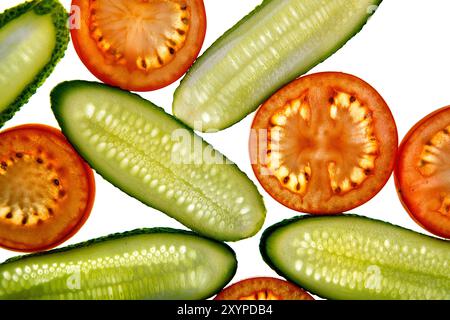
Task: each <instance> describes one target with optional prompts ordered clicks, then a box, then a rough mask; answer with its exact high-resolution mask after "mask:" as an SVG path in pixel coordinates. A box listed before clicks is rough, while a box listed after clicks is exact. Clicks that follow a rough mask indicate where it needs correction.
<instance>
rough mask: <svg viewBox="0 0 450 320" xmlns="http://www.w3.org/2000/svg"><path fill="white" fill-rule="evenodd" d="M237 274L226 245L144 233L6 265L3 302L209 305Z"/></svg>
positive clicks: (167, 232)
mask: <svg viewBox="0 0 450 320" xmlns="http://www.w3.org/2000/svg"><path fill="white" fill-rule="evenodd" d="M236 268H237V261H236V257H235V254H234V252H233V250H232V249H231V248H229V247H228V246H227V245H225V244H223V243H220V242H216V241H213V240H208V239H205V238H202V237H200V236H198V235H196V234H194V233H191V232H184V231H178V230H173V229H161V228H159V229H142V230H136V231H131V232H127V233H123V234H114V235H110V236H108V237H104V238H100V239H95V240H91V241H88V242H85V243H81V244H77V245H74V246H70V247H67V248H63V249H57V250H53V251H49V252H46V253H40V254H34V255H28V256H23V257H19V258H13V259H11V260H9V261H6V262H5V263H3V264H0V300H4V299H19V300H25V299H33V300H34V299H43V300H55V299H58V300H59V299H61V300H64V299H76V300H105V299H111V300H116V299H127V300H130V299H139V300H142V299H155V300H156V299H166V300H169V299H170V300H171V299H176V300H196V299H205V298H209V297H211V296H213V295H214V294H215V293H217V292H218V291H219V290H220V289H222V288H223V287H224V286H225V285H226V284H227V283H228V282H229V281H230V280H231V278H232V277H233V276H234V274H235V272H236Z"/></svg>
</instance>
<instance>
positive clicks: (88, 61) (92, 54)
mask: <svg viewBox="0 0 450 320" xmlns="http://www.w3.org/2000/svg"><path fill="white" fill-rule="evenodd" d="M89 1H91V0H73V1H72V7H73V6H75V7H78V8H80V12H81V27H80V28H78V29H77V28H71V30H70V33H71V38H72V43H73V46H74V48H75V51H76V52H77V54H78V56H79V57H80V59H81V61H82V62H83V64H84V65H85V66H86V68H87V69H88V70H89V71H90V72H91V73H92V74H93V75H94V76H95V77H96V78H97V79H99V80H100V81H102V82H104V83H106V84H108V85H111V86H116V87H120V88H121V89H124V90H128V91H136V92H146V91H154V90H158V89H161V88H164V87H167V86H168V85H170V84H172V83H174V82H175V81H177V80H178V79H179V78H181V77H182V76H183V75H184V74H185V73H186V71H187V70H188V69H189V68H190V67H191V65H192V64H193V63H194V61H195V60H196V58H197V57H198V55H199V53H200V51H201V49H202V46H203V42H204V40H205V36H206V27H207V19H206V11H205V6H204V3H203V0H188V1H190V2H191V3H192V6H193V8H194V9H195V13H196V17H197V19H196V23H195V27H194V28H192V29H195V30H196V31H195V34H194V35H193V37H194V38H193V39H190V40H189V44H187V45H186V48H183V49H181V51H180V52H179V53H178V55H179V58H177V59H175V60H176V61H177V63H176V64H174V63H173V61H172V62H171V63H169V64H167V65H165V66H163V67H161V68H159V69H157V70H154V71H152V72H150V73H149V74H148V76H147V77H146V76H143V75H142V74H141V73H139V72H136V71H133V72H131V71H130V70H128V71H125V72H124V70H123V69H120V70H116V68H115V66H114V65H109V64H108V63H107V62H106V60H105V59H104V58H103V57H102V55H101V53H100V52H99V51H98V49H97V47H96V43H95V41H93V40H92V39H91V38H90V37H89V32H88V29H89V22H88V21H87V20H88V17H86V16H85V15H83V12H86V11H89V10H88V7H89ZM192 33H194V32H193V31H191V30H190V31H189V33H188V39H189V37H190V35H191V34H192ZM123 79H126V80H123Z"/></svg>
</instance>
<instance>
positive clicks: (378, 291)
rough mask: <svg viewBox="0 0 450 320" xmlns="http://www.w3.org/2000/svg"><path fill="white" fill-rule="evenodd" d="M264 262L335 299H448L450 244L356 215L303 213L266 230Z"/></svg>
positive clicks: (317, 292)
mask: <svg viewBox="0 0 450 320" xmlns="http://www.w3.org/2000/svg"><path fill="white" fill-rule="evenodd" d="M260 249H261V253H262V255H263V257H264V259H265V261H266V262H267V263H268V264H269V265H270V266H271V267H272V268H274V269H275V270H276V271H277V272H278V273H279V274H281V275H283V276H285V277H286V278H288V279H290V280H291V281H293V282H295V283H297V284H298V285H300V286H302V287H304V288H306V289H307V290H308V291H310V292H313V293H315V294H317V295H319V296H321V297H326V298H331V299H397V300H398V299H405V300H406V299H445V300H448V299H450V273H449V265H448V263H449V261H450V243H449V242H448V241H444V240H440V239H436V238H430V237H427V236H425V235H422V234H419V233H415V232H413V231H410V230H407V229H403V228H401V227H397V226H394V225H391V224H389V223H386V222H382V221H377V220H372V219H368V218H364V217H358V216H328V217H314V218H313V217H303V218H295V219H292V220H287V221H283V222H281V223H279V224H276V225H274V226H272V227H270V228H269V229H268V230H266V232H265V233H264V234H263V237H262V239H261V245H260Z"/></svg>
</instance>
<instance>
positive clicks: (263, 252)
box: [259, 214, 450, 300]
mask: <svg viewBox="0 0 450 320" xmlns="http://www.w3.org/2000/svg"><path fill="white" fill-rule="evenodd" d="M342 217H343V216H336V215H324V216H320V217H314V216H296V217H293V218H290V219H286V220H283V221H281V222H278V223H276V224H274V225H272V226H270V227H268V228H267V229H266V230H265V231H264V232H263V234H262V236H261V241H260V244H259V251H260V253H261V256H262V258H263V260H264V262H265V263H266V264H267V265H268V266H269V267H270V268H271V269H272V270H274V271H275V272H276V273H277V274H278V275H280V276H281V277H284V278H285V279H287V280H288V281H290V282H293V283H296V284H298V285H299V286H301V287H303V288H304V289H305V290H307V291H309V292H311V293H313V294H315V295H318V296H320V297H322V298H325V299H331V300H333V299H334V298H333V297H332V296H330V295H327V294H326V293H323V292H314V291H313V290H311V288H308V287H307V286H305V285H304V284H301V283H299V282H298V281H297V280H295V279H292V278H291V277H289V276H287V275H286V274H285V273H284V272H283V271H282V270H280V269H279V268H278V267H277V266H276V265H275V264H274V262H273V261H272V260H271V259H270V257H269V253H268V251H267V246H266V242H267V240H268V238H269V237H270V236H271V235H272V234H273V233H274V232H275V231H277V230H279V229H281V228H283V227H287V226H289V225H290V224H292V223H296V222H299V221H302V220H308V219H318V218H319V219H320V218H330V219H334V218H342ZM344 217H356V218H362V219H366V220H367V221H374V222H381V223H384V224H386V225H387V226H391V227H395V228H398V229H400V230H403V231H408V232H411V233H414V234H417V235H420V236H423V237H424V238H430V239H433V240H436V241H441V242H442V243H446V244H447V245H448V246H450V241H447V240H444V239H441V238H434V237H430V236H427V235H424V234H420V233H417V232H415V231H412V230H409V229H407V228H404V227H401V226H397V225H395V224H392V223H390V222H385V221H381V220H376V219H372V218H367V217H362V216H358V215H355V214H346V215H345V216H344ZM449 250H450V248H449Z"/></svg>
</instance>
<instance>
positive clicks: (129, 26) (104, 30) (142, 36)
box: [89, 0, 191, 72]
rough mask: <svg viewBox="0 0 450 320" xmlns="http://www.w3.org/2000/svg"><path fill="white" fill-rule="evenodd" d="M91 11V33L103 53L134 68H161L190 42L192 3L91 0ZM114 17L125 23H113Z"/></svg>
mask: <svg viewBox="0 0 450 320" xmlns="http://www.w3.org/2000/svg"><path fill="white" fill-rule="evenodd" d="M89 13H90V15H89V22H90V23H89V25H90V29H89V31H90V36H91V38H92V39H94V41H95V42H96V44H97V47H98V49H99V50H100V51H101V52H102V53H103V55H104V56H105V57H106V58H108V59H111V60H112V61H114V63H116V64H121V65H126V66H128V68H129V69H130V70H133V69H134V68H136V67H137V69H138V70H141V71H144V72H150V71H152V70H155V69H159V68H161V67H163V66H165V65H167V64H169V63H170V62H171V61H172V60H173V59H174V57H175V55H176V53H177V52H178V51H179V50H181V48H183V46H184V45H185V43H186V40H187V33H188V31H189V28H190V19H191V17H190V15H191V14H190V10H189V7H188V5H187V4H186V3H185V2H181V3H177V2H175V1H160V2H155V3H152V4H151V5H149V3H148V1H146V0H141V1H140V3H139V1H130V3H128V2H126V1H120V2H117V3H116V4H115V5H112V4H111V2H110V1H106V0H96V1H91V2H90V11H89ZM114 16H117V17H119V18H118V20H119V21H121V22H120V23H111V17H114ZM167 16H170V17H171V19H170V21H171V23H172V24H171V25H167ZM141 30H148V32H142V31H141ZM138 31H139V32H138ZM124 39H128V40H127V41H124ZM128 42H130V43H131V42H132V43H133V45H129V43H128ZM127 44H128V45H127Z"/></svg>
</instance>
